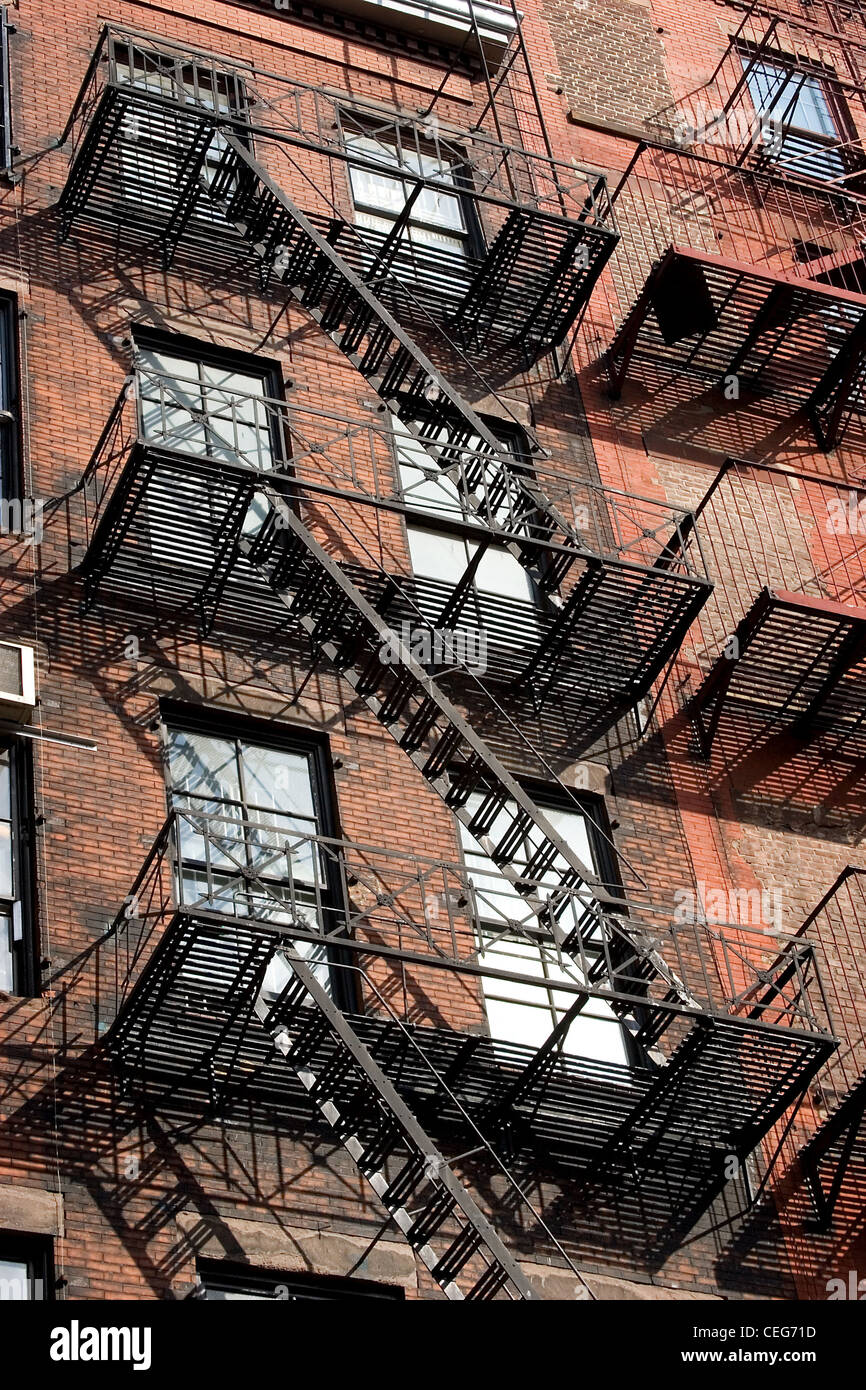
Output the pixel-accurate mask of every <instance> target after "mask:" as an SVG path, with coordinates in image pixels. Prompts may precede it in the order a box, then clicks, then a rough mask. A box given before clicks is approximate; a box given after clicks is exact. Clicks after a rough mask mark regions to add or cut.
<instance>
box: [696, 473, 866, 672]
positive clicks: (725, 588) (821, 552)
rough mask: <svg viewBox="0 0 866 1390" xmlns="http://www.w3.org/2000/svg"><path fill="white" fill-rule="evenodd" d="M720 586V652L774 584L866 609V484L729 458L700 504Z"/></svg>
mask: <svg viewBox="0 0 866 1390" xmlns="http://www.w3.org/2000/svg"><path fill="white" fill-rule="evenodd" d="M697 516H698V518H699V526H700V530H701V539H702V545H703V549H704V554H705V557H706V561H707V566H708V569H709V573H710V578H711V579H712V580H713V582H714V585H715V587H714V590H713V593H712V595H711V597H710V599H709V601H708V602H707V604H706V606H705V608H704V609H703V611H702V613H701V617H700V628H701V632H702V634H703V637H704V643H703V649H704V651H705V652H706V653H707V655H708V656H709V657H710V659H714V658H715V657H716V656H717V655H718V653H719V650H720V649H721V646H722V644H723V643H724V641H725V640H726V638H727V637H728V636H729V635H730V634H731V633H732V632H734V630H735V629H736V627H737V624H738V623H739V622H740V620H741V619H742V618H743V617H744V616H745V614H746V613H747V612H748V611H749V609H750V608H751V606H752V604H753V602H754V600H755V599H756V598H757V597H758V595H759V594H760V592H761V590H762V589H763V588H764V587H765V586H766V587H768V588H770V589H780V590H784V591H785V592H787V593H793V594H798V595H802V596H803V597H805V598H817V599H823V600H826V601H828V602H830V603H835V604H843V605H846V606H849V607H852V608H860V609H866V489H863V488H858V487H854V486H848V487H846V486H844V485H843V484H841V483H834V482H830V481H828V480H826V479H822V478H818V477H814V476H811V475H804V474H795V473H792V472H790V471H789V470H786V469H784V468H777V467H773V466H772V465H761V464H754V463H743V462H740V461H738V460H735V459H731V460H729V461H728V462H727V463H726V464H725V466H724V467H723V468H722V470H721V472H720V473H719V475H718V477H717V478H716V480H715V482H714V483H713V485H712V487H711V488H710V489H709V491H708V492H707V494H706V496H705V497H704V499H703V501H702V502H701V503H700V505H699V507H698V509H697Z"/></svg>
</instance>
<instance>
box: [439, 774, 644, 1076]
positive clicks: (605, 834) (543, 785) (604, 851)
mask: <svg viewBox="0 0 866 1390" xmlns="http://www.w3.org/2000/svg"><path fill="white" fill-rule="evenodd" d="M519 780H520V784H521V786H522V787H523V789H524V790H525V791H526V792H527V794H528V795H529V796H530V797H531V798H532V799H533V801H534V802H535V804H536V805H537V806H538V807H539V809H540V810H541V811H542V813H543V812H545V811H547V810H564V811H572V812H574V811H578V812H580V813H581V814H582V816H583V818H584V821H585V823H586V827H587V838H588V840H589V844H590V851H591V856H592V860H593V862H594V863H595V865H596V866H597V872H598V875H599V878H600V881H601V885H602V887H604V888H606V889H607V890H608V891H609V892H610V893H612V894H613V895H614V896H615V897H622V896H623V886H622V879H621V877H620V874H619V869H618V865H617V860H616V855H615V852H614V850H613V845H612V829H611V825H610V819H609V817H608V814H607V808H606V806H605V803H604V798H603V797H602V796H599V795H598V794H596V793H592V792H581V791H577V790H573V789H572V790H571V792H570V794H569V789H568V788H566V787H564V786H557V785H556V784H555V783H554V784H551V783H549V782H541V781H537V780H534V779H531V778H523V777H521V778H520V779H519ZM457 839H458V844H459V849H460V857H461V861H462V862H463V864H464V867H466V868H467V870H468V869H469V865H468V864H467V861H466V847H465V845H464V843H463V837H462V836H461V835H460V833H459V831H458V835H457ZM491 862H492V861H491ZM484 925H485V919H484V918H479V920H478V923H477V926H478V927H479V928H480V929H481V932H482V941H483V930H484ZM530 935H531V936H532V937H533V939H534V937H535V933H534V932H532V933H527V936H530ZM545 939H548V940H549V938H545V937H544V934H543V932H542V931H541V930H540V929H539V931H538V941H539V945H541V944H542V943H543V942H544V941H545ZM542 968H543V965H542ZM482 979H483V977H482ZM493 983H494V986H495V987H496V988H501V987H505V985H506V982H505V981H497V980H495V979H494V981H493ZM533 988H535V989H536V990H537V993H538V996H539V1001H540V1002H539V1004H537V1005H536V1004H527V1007H531V1008H538V1009H540V1010H544V1009H546V1010H547V1012H548V1013H549V1015H550V1019H551V1031H552V1030H553V1028H554V1026H555V1024H556V1022H557V1010H556V1006H555V1004H554V1001H553V995H554V993H555V992H556V981H551V982H550V985H549V987H547V988H546V987H545V986H543V985H541V984H539V985H538V986H534V987H533ZM480 996H481V1007H482V1009H483V1010H484V1013H485V1018H486V1017H487V1007H486V995H485V991H484V986H483V983H481V984H480ZM542 999H543V1000H544V1002H541V1001H542ZM513 1002H515V1003H520V1002H521V1001H520V1000H519V999H515V1000H514V1001H513ZM524 1002H525V1001H524ZM630 1012H631V1014H632V1016H633V1018H634V1019H635V1021H636V1022H637V1023H640V1021H641V1017H642V1010H641V1008H640V1006H639V1005H635V1007H634V1008H633V1009H632V1010H631V1011H630ZM590 1016H591V1015H590ZM610 1022H611V1024H613V1020H610ZM617 1026H618V1028H619V1033H620V1037H621V1038H622V1040H623V1051H624V1054H625V1060H624V1064H625V1065H626V1066H630V1067H633V1066H645V1065H646V1062H647V1058H646V1054H645V1052H644V1050H643V1049H642V1048H641V1046H640V1045H639V1044H638V1043H637V1042H636V1041H635V1038H634V1034H633V1033H632V1031H631V1029H629V1028H627V1027H626V1026H625V1025H624V1023H623V1022H622V1021H621V1020H617ZM493 1042H494V1044H495V1043H497V1042H502V1043H505V1044H506V1045H508V1042H509V1040H508V1039H507V1038H501V1039H500V1038H493ZM567 1055H568V1056H570V1057H572V1054H567ZM572 1060H574V1061H576V1062H578V1063H579V1062H580V1056H579V1054H574V1056H573V1057H572Z"/></svg>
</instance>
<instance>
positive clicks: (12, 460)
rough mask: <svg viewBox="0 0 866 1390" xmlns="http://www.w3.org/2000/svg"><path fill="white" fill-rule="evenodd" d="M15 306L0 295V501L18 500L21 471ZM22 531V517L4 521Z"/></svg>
mask: <svg viewBox="0 0 866 1390" xmlns="http://www.w3.org/2000/svg"><path fill="white" fill-rule="evenodd" d="M16 309H17V306H16V303H15V301H14V300H13V299H7V298H4V297H2V296H0V499H2V500H3V501H5V502H7V503H10V502H15V501H17V502H18V505H19V507H22V499H21V470H20V465H19V458H18V343H17V332H16V321H15V320H16ZM7 528H8V529H9V530H13V529H18V530H21V529H23V509H22V517H21V518H14V519H13V517H12V515H11V512H10V515H9V516H8V517H6V518H4V529H7Z"/></svg>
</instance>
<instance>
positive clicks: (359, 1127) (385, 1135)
mask: <svg viewBox="0 0 866 1390" xmlns="http://www.w3.org/2000/svg"><path fill="white" fill-rule="evenodd" d="M291 969H292V971H293V979H292V980H290V981H289V983H288V985H287V986H286V988H285V989H284V990H283V992H282V994H281V995H280V997H279V998H278V999H277V1000H276V1002H275V1003H274V1004H273V1005H272V1006H271V1007H269V1006H268V1005H267V1004H266V1003H265V1002H264V1000H262V999H261V998H260V1000H259V1002H258V1004H257V1006H256V1012H257V1014H258V1016H259V1018H260V1020H261V1022H262V1024H263V1026H264V1028H265V1029H266V1031H267V1032H268V1033H269V1034H270V1035H271V1036H272V1037H273V1039H274V1045H275V1047H276V1049H277V1051H278V1052H279V1053H281V1054H282V1055H283V1056H284V1057H285V1059H286V1062H287V1064H288V1065H289V1066H291V1067H292V1068H293V1069H294V1071H295V1072H296V1074H297V1076H298V1078H299V1080H300V1081H301V1083H302V1085H303V1086H304V1087H305V1089H306V1090H307V1092H308V1093H309V1095H310V1098H311V1099H312V1100H313V1101H314V1103H315V1104H316V1106H317V1107H318V1109H319V1111H320V1113H321V1114H322V1116H323V1117H324V1118H325V1120H326V1121H327V1122H328V1124H329V1125H330V1127H331V1129H332V1130H333V1131H334V1134H335V1135H336V1137H337V1138H338V1139H339V1141H340V1143H341V1144H342V1146H343V1148H344V1149H345V1150H346V1152H347V1153H348V1154H349V1156H350V1157H351V1158H352V1160H353V1161H354V1163H355V1164H356V1166H357V1168H358V1170H359V1172H361V1173H362V1174H363V1176H364V1177H365V1178H366V1180H367V1182H368V1183H369V1185H370V1187H371V1188H372V1189H373V1191H374V1192H375V1194H376V1196H377V1197H378V1198H379V1201H380V1202H381V1203H382V1205H383V1206H384V1207H385V1208H386V1210H387V1211H388V1212H389V1213H390V1215H391V1217H392V1219H393V1221H394V1224H395V1225H396V1226H397V1227H398V1228H399V1230H400V1231H402V1233H403V1235H404V1236H405V1237H406V1240H407V1241H408V1242H409V1244H410V1246H411V1247H412V1249H413V1250H414V1251H415V1253H416V1254H417V1255H418V1257H419V1258H420V1259H421V1260H423V1262H424V1264H425V1265H426V1266H427V1268H428V1269H429V1270H430V1273H431V1274H432V1275H433V1278H434V1279H435V1280H436V1282H437V1284H438V1285H439V1287H440V1288H441V1289H442V1291H443V1293H444V1294H445V1296H446V1298H449V1299H453V1300H463V1299H479V1300H489V1299H493V1298H496V1297H497V1295H503V1296H505V1297H508V1298H511V1299H536V1298H537V1297H538V1295H537V1294H536V1293H535V1291H534V1290H533V1288H532V1286H531V1285H530V1283H529V1281H528V1280H527V1278H526V1276H525V1275H524V1274H523V1272H522V1270H521V1269H520V1266H519V1265H518V1263H517V1261H516V1260H515V1259H514V1258H513V1256H512V1255H511V1254H510V1252H509V1251H508V1249H507V1248H506V1246H505V1244H504V1242H503V1241H502V1239H501V1238H500V1236H499V1235H498V1234H497V1232H496V1230H495V1229H494V1228H493V1226H492V1225H491V1224H490V1222H489V1221H488V1219H487V1217H486V1216H485V1215H484V1213H483V1212H482V1211H481V1209H480V1208H479V1206H478V1204H477V1203H476V1202H475V1200H474V1198H473V1197H472V1196H471V1194H470V1193H469V1191H468V1190H467V1188H466V1187H465V1186H464V1184H463V1183H462V1182H461V1181H460V1179H459V1178H458V1177H457V1175H456V1173H455V1172H454V1170H453V1169H452V1168H451V1166H450V1165H449V1163H448V1162H447V1160H446V1159H445V1158H444V1157H443V1155H442V1154H441V1153H440V1151H439V1149H438V1148H437V1147H436V1145H435V1144H434V1142H433V1140H432V1139H431V1138H430V1137H429V1135H428V1134H427V1133H426V1132H425V1130H424V1129H423V1128H422V1127H421V1125H420V1124H419V1122H418V1120H417V1119H416V1118H415V1116H414V1115H413V1113H412V1111H411V1110H410V1109H409V1107H408V1106H407V1105H406V1103H405V1101H404V1100H403V1099H402V1097H401V1096H400V1095H399V1094H398V1092H397V1091H396V1089H395V1088H394V1086H393V1084H392V1083H391V1081H390V1080H389V1078H388V1077H387V1076H386V1075H385V1073H384V1071H383V1070H382V1069H381V1067H380V1066H379V1065H378V1063H377V1062H376V1060H375V1058H374V1056H373V1054H372V1053H371V1052H370V1050H369V1048H368V1047H367V1046H366V1045H365V1044H364V1043H363V1042H362V1041H361V1039H360V1038H359V1037H358V1034H357V1033H356V1032H355V1030H354V1029H353V1028H352V1026H351V1024H350V1022H349V1020H348V1019H347V1018H346V1016H345V1014H343V1013H342V1012H341V1011H340V1009H338V1008H337V1006H336V1005H335V1004H334V1002H333V1000H332V999H331V998H330V996H329V995H328V993H327V992H326V990H325V989H324V988H323V987H322V985H321V984H320V983H319V981H318V980H317V979H316V977H315V973H314V971H313V970H312V969H311V968H310V967H309V965H306V964H305V963H304V962H303V960H301V959H299V958H297V957H293V958H292V960H291ZM434 1241H435V1246H434Z"/></svg>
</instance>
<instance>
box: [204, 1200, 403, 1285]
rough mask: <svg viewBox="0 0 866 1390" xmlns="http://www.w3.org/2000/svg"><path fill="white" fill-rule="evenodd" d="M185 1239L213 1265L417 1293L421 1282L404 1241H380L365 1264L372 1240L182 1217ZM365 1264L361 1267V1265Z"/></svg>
mask: <svg viewBox="0 0 866 1390" xmlns="http://www.w3.org/2000/svg"><path fill="white" fill-rule="evenodd" d="M177 1229H178V1232H179V1234H180V1236H181V1238H182V1239H183V1240H184V1241H185V1242H186V1243H188V1244H189V1245H190V1246H191V1247H192V1248H193V1249H194V1250H195V1252H196V1254H197V1255H200V1256H203V1257H204V1258H205V1259H208V1260H234V1261H240V1262H244V1263H246V1262H248V1263H249V1264H251V1265H256V1266H257V1267H258V1268H259V1269H271V1270H277V1271H285V1273H286V1274H330V1275H338V1276H340V1277H341V1278H343V1277H345V1276H346V1275H348V1274H350V1273H351V1274H352V1276H353V1277H355V1278H358V1279H371V1280H374V1281H375V1282H376V1283H379V1284H398V1285H400V1286H401V1287H402V1288H404V1289H412V1290H414V1289H415V1288H416V1286H417V1282H418V1276H417V1271H416V1268H415V1256H414V1255H413V1253H412V1251H411V1249H410V1248H409V1247H408V1246H407V1245H405V1244H404V1243H403V1242H402V1241H401V1242H399V1243H398V1242H396V1241H390V1240H380V1241H378V1242H377V1244H376V1245H375V1246H374V1247H373V1249H372V1250H371V1251H370V1252H369V1254H368V1255H367V1256H366V1257H365V1258H364V1259H363V1260H361V1256H362V1255H363V1254H364V1251H365V1250H366V1249H367V1246H368V1245H369V1243H370V1242H369V1240H366V1239H360V1238H359V1237H357V1236H344V1235H337V1234H336V1233H335V1232H333V1231H311V1230H308V1229H306V1228H305V1227H300V1226H284V1225H280V1226H277V1225H276V1224H275V1223H274V1222H272V1221H271V1222H264V1221H244V1220H236V1219H235V1218H232V1217H226V1218H225V1219H224V1220H214V1219H212V1218H207V1217H201V1216H198V1215H196V1214H195V1213H194V1212H182V1213H180V1215H179V1216H178V1218H177ZM359 1260H361V1263H360V1264H359V1263H358V1261H359Z"/></svg>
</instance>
